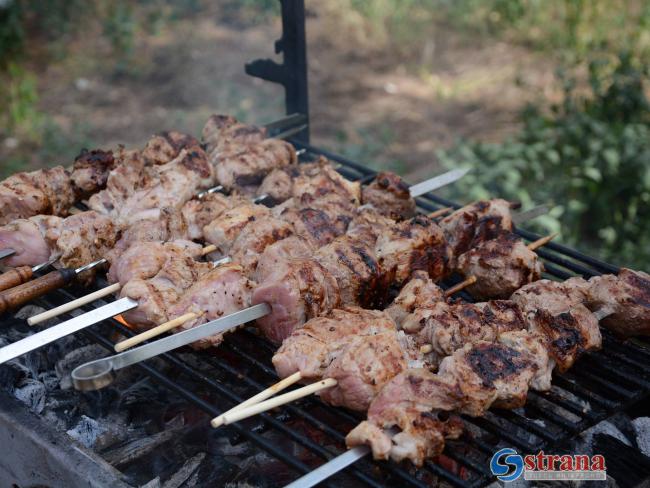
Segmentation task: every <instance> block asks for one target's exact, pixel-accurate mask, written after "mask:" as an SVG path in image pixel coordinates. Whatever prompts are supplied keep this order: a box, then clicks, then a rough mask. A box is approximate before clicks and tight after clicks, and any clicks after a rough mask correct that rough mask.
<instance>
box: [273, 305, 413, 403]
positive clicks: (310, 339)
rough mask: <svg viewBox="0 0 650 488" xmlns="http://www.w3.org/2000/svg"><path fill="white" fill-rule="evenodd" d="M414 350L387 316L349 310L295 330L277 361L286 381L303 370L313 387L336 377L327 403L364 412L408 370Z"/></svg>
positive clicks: (325, 394) (326, 395)
mask: <svg viewBox="0 0 650 488" xmlns="http://www.w3.org/2000/svg"><path fill="white" fill-rule="evenodd" d="M410 354H411V353H410V351H406V350H404V346H403V342H401V341H400V339H399V333H398V332H397V329H396V327H395V324H394V323H393V321H392V320H391V319H390V317H388V315H387V314H386V313H385V312H380V311H375V310H364V309H361V308H356V307H348V308H346V309H342V310H334V311H333V312H332V314H331V315H329V316H325V317H316V318H314V319H311V320H310V321H308V322H307V323H306V324H305V326H304V327H301V328H299V329H297V330H295V331H294V332H293V333H292V334H291V335H290V336H289V337H288V338H287V339H286V340H285V341H284V342H283V344H282V347H280V349H279V350H278V352H277V353H276V355H275V356H274V357H273V364H274V365H275V367H276V369H277V371H278V374H279V375H280V376H282V377H286V376H289V375H291V374H293V373H295V372H297V371H300V373H301V375H302V377H303V378H304V379H305V380H308V381H309V382H311V381H313V380H315V379H322V378H333V379H335V380H337V382H338V384H337V385H336V386H335V387H333V388H329V389H327V390H324V391H322V392H321V393H320V395H321V397H322V398H323V400H325V401H326V402H328V403H330V404H332V405H336V406H345V407H347V408H350V409H352V410H361V411H363V410H366V409H367V408H368V406H369V405H370V402H371V400H372V399H373V398H374V397H375V395H376V394H377V393H378V392H379V391H380V390H381V387H382V386H383V385H384V384H385V383H386V382H387V381H389V380H390V379H391V378H392V377H394V376H395V375H396V374H397V373H399V372H400V371H402V370H403V369H404V368H406V367H407V365H408V358H409V356H410Z"/></svg>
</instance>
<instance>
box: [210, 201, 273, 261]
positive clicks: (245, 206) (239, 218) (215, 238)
mask: <svg viewBox="0 0 650 488" xmlns="http://www.w3.org/2000/svg"><path fill="white" fill-rule="evenodd" d="M270 215H271V211H270V210H269V209H268V208H267V207H265V206H264V205H257V204H254V203H251V202H245V203H242V204H241V205H237V206H236V207H233V208H231V209H230V210H226V211H225V212H224V213H222V214H221V215H220V216H219V217H217V218H216V219H215V220H213V221H212V222H210V223H209V224H208V225H206V226H205V227H203V236H204V238H205V240H206V242H209V243H210V244H214V245H215V246H217V252H219V253H221V254H223V255H227V254H229V252H230V248H231V246H232V245H233V242H234V240H235V239H236V238H237V236H238V235H239V234H240V233H241V232H242V230H243V229H244V228H246V227H247V226H248V225H249V224H256V223H257V222H258V221H259V220H260V219H264V218H267V217H270Z"/></svg>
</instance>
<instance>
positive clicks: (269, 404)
mask: <svg viewBox="0 0 650 488" xmlns="http://www.w3.org/2000/svg"><path fill="white" fill-rule="evenodd" d="M336 384H337V381H336V380H335V379H333V378H327V379H324V380H321V381H318V382H316V383H312V384H311V385H308V386H304V387H302V388H298V389H297V390H293V391H290V392H289V393H285V394H284V395H280V396H277V397H275V398H271V399H270V400H266V401H263V402H260V403H257V404H255V405H251V406H248V407H244V408H239V409H237V410H235V411H234V412H233V413H230V414H224V415H223V420H222V423H221V424H220V425H228V424H232V423H234V422H238V421H240V420H243V419H246V418H248V417H252V416H253V415H257V414H260V413H262V412H266V411H267V410H271V409H272V408H276V407H279V406H281V405H284V404H286V403H291V402H293V401H295V400H298V399H299V398H303V397H306V396H308V395H311V394H313V393H316V392H319V391H321V390H325V389H327V388H331V387H333V386H336Z"/></svg>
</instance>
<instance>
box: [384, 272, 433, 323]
mask: <svg viewBox="0 0 650 488" xmlns="http://www.w3.org/2000/svg"><path fill="white" fill-rule="evenodd" d="M444 301H445V295H444V293H443V291H442V290H441V289H440V288H439V287H438V285H436V284H435V283H434V282H433V281H432V280H431V278H429V274H428V273H427V272H426V271H415V272H414V273H413V275H412V276H411V279H410V281H408V282H407V283H406V285H404V287H403V288H402V289H401V290H400V292H399V295H397V297H396V298H395V300H393V303H391V305H390V306H389V307H388V308H387V309H386V312H388V315H390V316H391V317H392V318H393V320H394V321H395V323H396V324H397V325H398V327H401V326H402V323H403V322H404V320H405V319H406V317H408V316H409V315H410V314H412V313H413V312H415V311H416V310H418V309H428V308H432V307H435V305H436V304H437V303H438V302H444Z"/></svg>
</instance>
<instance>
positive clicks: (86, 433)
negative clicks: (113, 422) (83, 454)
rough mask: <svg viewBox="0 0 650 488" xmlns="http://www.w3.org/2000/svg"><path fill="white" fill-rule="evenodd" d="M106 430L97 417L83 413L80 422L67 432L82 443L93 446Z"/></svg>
mask: <svg viewBox="0 0 650 488" xmlns="http://www.w3.org/2000/svg"><path fill="white" fill-rule="evenodd" d="M104 430H105V428H104V427H103V426H102V425H101V424H100V423H99V422H97V421H96V420H95V419H91V418H90V417H86V416H85V415H82V416H81V419H80V420H79V423H78V424H77V425H75V427H74V428H72V429H70V430H68V431H67V434H68V435H69V436H70V437H72V438H73V439H75V440H76V441H77V442H79V443H81V444H82V445H84V446H86V447H88V448H92V447H93V446H94V445H95V442H96V441H97V438H98V437H99V436H100V435H101V434H102V433H104Z"/></svg>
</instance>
